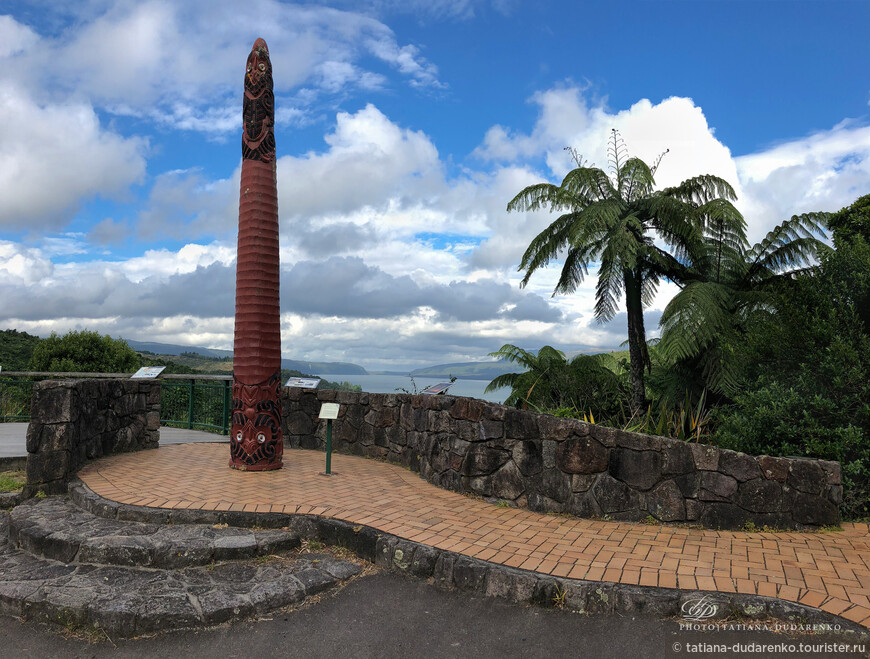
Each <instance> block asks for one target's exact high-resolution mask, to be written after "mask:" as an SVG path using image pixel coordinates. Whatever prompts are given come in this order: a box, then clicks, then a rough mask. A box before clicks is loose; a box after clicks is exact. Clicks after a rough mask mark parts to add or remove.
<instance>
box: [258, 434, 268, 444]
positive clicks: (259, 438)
mask: <svg viewBox="0 0 870 659" xmlns="http://www.w3.org/2000/svg"><path fill="white" fill-rule="evenodd" d="M257 441H258V442H260V443H261V444H262V443H263V442H265V441H266V435H264V434H263V433H257Z"/></svg>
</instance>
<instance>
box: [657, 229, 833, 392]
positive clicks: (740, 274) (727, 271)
mask: <svg viewBox="0 0 870 659" xmlns="http://www.w3.org/2000/svg"><path fill="white" fill-rule="evenodd" d="M827 217H828V214H827V213H805V214H803V215H795V216H793V217H792V218H791V219H789V220H786V221H785V222H783V223H782V224H780V225H778V226H777V227H776V228H774V229H773V230H772V231H771V232H770V233H768V234H767V236H765V237H764V239H763V240H761V241H759V242H758V243H756V244H755V245H752V246H749V242H748V241H747V239H746V234H745V227H743V226H741V225H735V226H731V227H721V226H718V225H717V224H716V223H715V222H714V223H711V224H708V225H707V226H705V227H704V233H703V235H702V236H701V239H700V240H698V241H695V242H694V243H692V244H691V245H690V246H689V248H688V254H687V256H688V258H687V261H686V264H687V265H686V267H685V269H684V270H683V273H682V279H683V282H684V286H683V288H682V290H681V291H680V292H679V293H678V294H677V295H676V296H674V298H673V299H672V300H671V301H670V303H668V305H667V307H665V310H664V313H663V314H662V319H661V327H662V339H661V341H660V342H659V344H658V349H659V350H660V351H661V354H662V355H663V356H664V358H665V359H666V360H668V361H669V362H670V363H671V364H672V365H676V366H679V365H682V366H683V367H686V366H689V368H688V369H686V368H683V369H682V370H683V371H687V370H688V371H694V372H695V374H696V376H699V379H700V384H701V386H703V387H706V388H707V389H709V390H711V391H713V392H714V393H719V394H726V395H729V394H733V393H734V391H735V389H736V387H737V385H738V374H739V369H738V364H737V363H736V360H735V359H734V356H733V353H732V351H730V350H729V349H728V345H729V343H733V342H734V341H735V340H739V335H740V333H741V332H742V331H743V329H744V328H745V327H746V324H747V323H748V322H750V319H751V317H752V316H753V314H756V313H769V312H773V311H775V303H776V299H777V296H776V294H775V292H776V290H777V287H778V286H780V285H781V284H782V283H783V282H784V281H786V280H788V279H790V278H792V277H794V276H796V275H797V274H799V273H802V272H806V271H808V270H810V269H811V264H812V263H813V261H814V260H816V259H818V258H819V256H821V254H822V253H823V252H825V251H827V250H829V249H830V248H829V247H828V246H827V245H826V244H825V243H824V242H822V241H821V240H820V239H819V237H823V236H824V228H823V227H824V225H825V223H826V220H827Z"/></svg>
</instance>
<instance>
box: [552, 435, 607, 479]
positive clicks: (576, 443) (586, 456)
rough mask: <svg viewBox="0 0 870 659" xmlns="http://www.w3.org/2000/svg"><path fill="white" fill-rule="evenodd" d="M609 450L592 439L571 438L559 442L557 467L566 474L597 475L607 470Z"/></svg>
mask: <svg viewBox="0 0 870 659" xmlns="http://www.w3.org/2000/svg"><path fill="white" fill-rule="evenodd" d="M608 458H609V456H608V450H607V449H606V448H605V447H604V446H602V445H601V443H600V442H598V441H597V440H595V439H593V438H592V437H589V436H586V437H570V438H568V439H566V440H565V441H562V442H559V445H558V448H557V449H556V465H557V466H558V468H559V469H561V470H562V471H564V472H565V473H566V474H595V473H598V472H601V471H605V470H606V469H607V464H608Z"/></svg>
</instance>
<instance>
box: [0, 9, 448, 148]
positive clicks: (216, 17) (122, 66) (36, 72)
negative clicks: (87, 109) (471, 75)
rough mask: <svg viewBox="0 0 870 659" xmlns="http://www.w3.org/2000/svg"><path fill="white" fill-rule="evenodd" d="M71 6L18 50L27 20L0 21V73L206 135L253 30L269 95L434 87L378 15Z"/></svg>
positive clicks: (431, 73) (29, 33)
mask: <svg viewBox="0 0 870 659" xmlns="http://www.w3.org/2000/svg"><path fill="white" fill-rule="evenodd" d="M80 14H81V15H78V16H73V17H72V18H71V19H70V20H69V23H68V27H67V29H61V30H60V32H59V34H58V35H56V36H54V35H53V36H51V37H48V36H46V37H43V38H42V39H41V42H40V47H39V48H29V46H32V45H33V44H34V43H35V41H36V40H37V37H36V35H35V33H34V32H33V30H32V29H30V28H28V27H26V26H23V25H20V24H18V23H16V22H15V21H14V20H13V19H8V20H5V21H4V22H3V23H2V24H0V37H2V36H7V37H8V39H7V40H5V41H4V42H3V44H4V45H3V46H2V47H0V48H2V49H3V50H0V57H3V56H4V54H5V55H8V56H12V55H14V56H16V58H17V59H16V61H15V63H16V65H17V67H16V68H18V69H24V70H27V71H28V75H27V76H24V75H20V74H17V73H15V72H14V71H13V72H12V73H10V74H8V75H11V76H12V77H13V79H16V80H18V82H19V83H20V84H22V85H24V84H30V85H32V89H31V91H33V92H34V93H35V92H36V91H38V90H41V89H43V88H46V87H51V88H52V89H53V90H54V93H55V94H56V93H57V92H59V91H62V90H66V91H68V92H74V93H75V94H76V95H81V94H84V95H86V96H87V97H88V98H90V99H91V100H92V101H93V102H94V103H96V104H98V105H99V106H100V107H104V108H107V109H109V110H110V111H114V112H117V113H119V114H127V115H134V116H140V117H147V118H151V119H153V120H156V121H158V122H159V123H163V124H172V125H173V126H174V127H175V128H180V129H183V130H196V131H204V132H207V133H212V134H220V133H223V132H227V131H234V130H237V124H238V122H237V117H236V115H237V111H236V110H232V111H231V108H234V107H235V103H230V101H236V100H237V92H238V88H239V86H240V84H241V82H242V76H243V73H244V71H243V65H244V61H245V58H246V57H247V54H248V52H249V51H250V47H251V44H253V42H254V40H255V39H256V38H257V37H263V38H264V39H266V41H267V43H268V44H269V49H270V54H271V58H272V62H273V64H274V67H275V71H276V76H275V85H276V87H275V91H276V94H278V95H279V96H280V95H284V96H287V95H288V94H290V92H291V91H292V90H298V89H299V88H301V87H303V86H304V87H306V88H307V89H308V90H309V92H310V94H309V97H308V101H309V102H313V101H314V100H316V98H317V97H318V96H319V95H321V94H325V95H330V94H337V93H340V92H343V91H345V90H349V89H362V90H374V89H381V88H385V87H388V86H389V84H390V83H389V81H388V78H387V75H386V74H387V73H390V72H394V73H395V74H398V76H399V78H400V79H401V80H404V81H407V83H409V84H411V85H412V86H414V87H418V88H441V87H443V83H441V82H440V81H439V79H438V71H437V68H436V67H435V66H434V65H433V64H432V63H431V62H428V61H427V60H426V58H425V57H423V56H422V55H421V53H420V49H419V48H418V47H417V46H415V45H414V44H401V43H399V42H398V41H397V39H396V35H395V34H394V33H393V31H392V30H391V29H390V28H389V27H387V26H386V25H385V24H384V23H382V22H380V21H379V20H377V19H375V18H373V17H371V16H366V15H364V14H360V13H358V12H356V11H342V10H339V9H333V8H329V7H318V6H312V5H294V4H285V3H282V2H278V1H277V0H254V1H252V2H249V3H247V4H246V5H245V9H244V11H241V12H240V11H239V9H238V5H237V4H236V3H234V2H232V0H192V1H190V2H183V3H177V2H167V1H166V0H148V1H146V2H141V3H126V2H119V3H112V4H111V5H108V6H104V7H101V8H100V10H99V11H94V10H93V8H91V7H88V8H81V10H80ZM364 60H374V61H375V62H378V63H379V65H380V68H381V69H382V70H377V68H378V67H375V68H372V67H370V66H369V67H365V66H364V65H363V63H362V62H363V61H364ZM278 72H280V74H278ZM216 99H224V100H226V102H224V103H221V102H217V103H216V102H215V101H216ZM297 111H299V112H302V110H301V109H298V108H297ZM231 117H232V119H231ZM285 119H286V117H285Z"/></svg>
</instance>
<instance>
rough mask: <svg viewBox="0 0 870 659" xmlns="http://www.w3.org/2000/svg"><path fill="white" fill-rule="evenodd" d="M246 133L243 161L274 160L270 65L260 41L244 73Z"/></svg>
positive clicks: (258, 40) (252, 50) (273, 112)
mask: <svg viewBox="0 0 870 659" xmlns="http://www.w3.org/2000/svg"><path fill="white" fill-rule="evenodd" d="M242 115H243V118H244V123H245V132H244V134H243V135H242V157H243V158H245V159H247V160H260V161H262V162H271V161H272V160H274V158H275V133H274V130H273V125H274V123H275V122H274V116H275V95H274V94H273V92H272V61H271V60H270V59H269V48H268V47H267V46H266V42H265V41H263V40H262V39H257V41H256V42H254V47H253V48H252V49H251V54H250V55H248V62H247V65H246V71H245V100H244V105H243V109H242Z"/></svg>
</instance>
